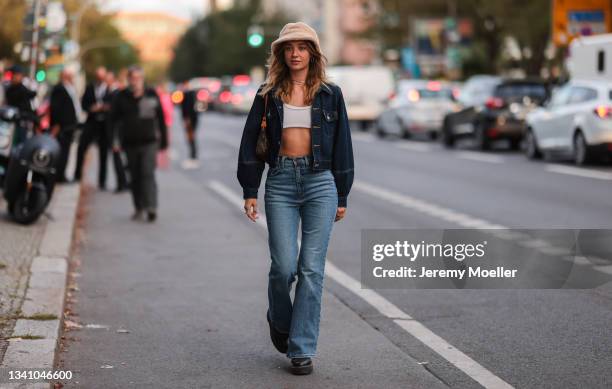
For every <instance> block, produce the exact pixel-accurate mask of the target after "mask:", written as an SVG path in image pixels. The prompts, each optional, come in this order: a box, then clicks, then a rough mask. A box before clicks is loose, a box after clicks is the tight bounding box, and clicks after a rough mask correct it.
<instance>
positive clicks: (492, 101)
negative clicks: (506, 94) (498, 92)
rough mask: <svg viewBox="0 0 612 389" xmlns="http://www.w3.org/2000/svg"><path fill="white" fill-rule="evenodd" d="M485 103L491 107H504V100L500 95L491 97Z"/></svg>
mask: <svg viewBox="0 0 612 389" xmlns="http://www.w3.org/2000/svg"><path fill="white" fill-rule="evenodd" d="M485 105H486V106H487V108H489V109H498V108H502V107H503V106H504V100H502V99H500V98H499V97H490V98H489V99H488V100H487V102H486V103H485Z"/></svg>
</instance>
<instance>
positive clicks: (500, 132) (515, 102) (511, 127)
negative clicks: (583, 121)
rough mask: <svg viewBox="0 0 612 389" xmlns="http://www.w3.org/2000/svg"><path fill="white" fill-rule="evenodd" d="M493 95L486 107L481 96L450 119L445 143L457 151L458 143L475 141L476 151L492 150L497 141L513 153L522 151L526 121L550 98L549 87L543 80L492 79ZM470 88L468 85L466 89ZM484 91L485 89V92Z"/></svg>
mask: <svg viewBox="0 0 612 389" xmlns="http://www.w3.org/2000/svg"><path fill="white" fill-rule="evenodd" d="M486 85H487V86H488V88H489V90H490V91H491V93H490V96H489V97H488V98H487V99H486V101H485V102H484V104H483V103H482V100H481V98H482V97H484V95H485V93H481V94H480V96H479V97H478V98H477V99H474V100H473V102H474V103H476V104H475V105H472V106H467V107H466V108H464V109H462V110H460V111H458V112H455V113H450V114H448V115H446V117H445V118H444V124H443V129H442V137H441V138H442V143H443V144H444V145H445V146H446V147H453V146H454V145H455V142H456V140H457V139H460V138H473V139H475V141H476V147H477V148H479V149H481V150H487V149H489V147H490V145H491V143H492V142H493V141H497V140H500V139H507V140H509V141H510V147H511V148H512V149H518V148H519V147H520V144H521V141H522V139H523V135H524V133H525V117H526V115H527V113H528V112H530V111H531V110H533V109H534V108H536V107H538V106H540V105H541V104H543V103H544V102H546V101H547V99H548V98H549V90H548V86H547V84H546V83H545V82H544V81H542V80H540V79H507V80H504V81H501V82H500V81H499V79H490V80H489V81H488V82H487V84H486ZM467 87H468V85H466V88H467ZM482 89H483V90H484V89H485V88H482Z"/></svg>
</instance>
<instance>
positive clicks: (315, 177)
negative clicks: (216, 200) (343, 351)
mask: <svg viewBox="0 0 612 389" xmlns="http://www.w3.org/2000/svg"><path fill="white" fill-rule="evenodd" d="M337 207H338V193H337V190H336V184H335V183H334V177H333V175H332V173H331V171H330V170H324V171H313V170H312V157H310V156H306V157H296V158H290V157H286V156H278V160H277V164H276V167H274V168H272V169H270V170H268V175H267V178H266V191H265V210H266V221H267V224H268V244H269V246H270V257H271V264H270V273H269V275H268V300H269V311H268V314H269V317H270V320H271V323H272V325H273V326H274V328H275V329H276V330H277V331H279V332H282V333H285V334H289V348H288V350H287V357H289V358H299V357H312V356H314V355H315V353H316V348H317V339H318V336H319V321H320V316H321V296H322V294H323V276H324V271H325V256H326V253H327V245H328V243H329V238H330V235H331V231H332V226H333V224H334V218H335V216H336V210H337ZM300 221H301V245H300V246H299V247H298V229H299V228H298V227H299V226H300ZM296 278H297V285H296V289H295V296H294V299H293V302H292V301H291V296H290V292H291V288H292V285H293V283H294V282H295V280H296Z"/></svg>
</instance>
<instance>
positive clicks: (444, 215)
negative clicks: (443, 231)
mask: <svg viewBox="0 0 612 389" xmlns="http://www.w3.org/2000/svg"><path fill="white" fill-rule="evenodd" d="M353 188H355V189H357V190H359V191H361V192H364V193H367V194H369V195H371V196H374V197H378V198H380V199H383V200H386V201H388V202H390V203H394V204H397V205H400V206H403V207H405V208H410V209H413V210H415V211H418V212H421V213H425V214H428V215H431V216H435V217H437V218H440V219H442V220H446V221H449V222H451V223H456V224H458V225H460V226H462V227H467V228H479V229H487V230H494V229H504V230H505V229H508V227H505V226H502V225H499V224H494V223H491V222H489V221H486V220H483V219H479V218H477V217H473V216H470V215H466V214H464V213H461V212H457V211H453V210H452V209H449V208H445V207H442V206H439V205H436V204H433V203H430V202H428V201H425V200H420V199H417V198H414V197H411V196H408V195H404V194H402V193H397V192H393V191H390V190H386V189H383V188H381V187H380V186H377V185H371V184H368V183H366V182H363V181H360V180H356V181H355V182H354V184H353Z"/></svg>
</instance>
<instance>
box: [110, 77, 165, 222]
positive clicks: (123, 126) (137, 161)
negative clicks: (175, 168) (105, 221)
mask: <svg viewBox="0 0 612 389" xmlns="http://www.w3.org/2000/svg"><path fill="white" fill-rule="evenodd" d="M128 82H129V88H127V89H124V90H122V91H120V92H119V93H118V94H117V96H116V97H115V99H114V100H113V107H112V113H111V116H112V118H111V120H112V122H113V125H114V126H115V128H116V131H117V133H118V135H119V139H121V143H122V145H123V149H124V150H125V153H126V155H127V159H128V168H129V171H130V176H131V186H130V189H131V191H132V199H133V201H134V208H135V212H134V216H133V217H132V218H133V219H134V220H138V219H141V218H142V216H143V214H144V212H146V213H147V219H148V221H149V222H153V221H155V219H156V217H157V183H156V182H155V168H156V164H157V151H158V148H160V149H162V150H165V149H166V148H167V147H168V136H167V129H166V123H165V121H164V113H163V111H162V107H161V102H160V100H159V97H158V96H157V93H155V90H153V89H150V88H146V87H145V85H144V74H143V71H142V69H141V68H139V67H131V68H130V69H129V71H128ZM158 143H159V146H158Z"/></svg>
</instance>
